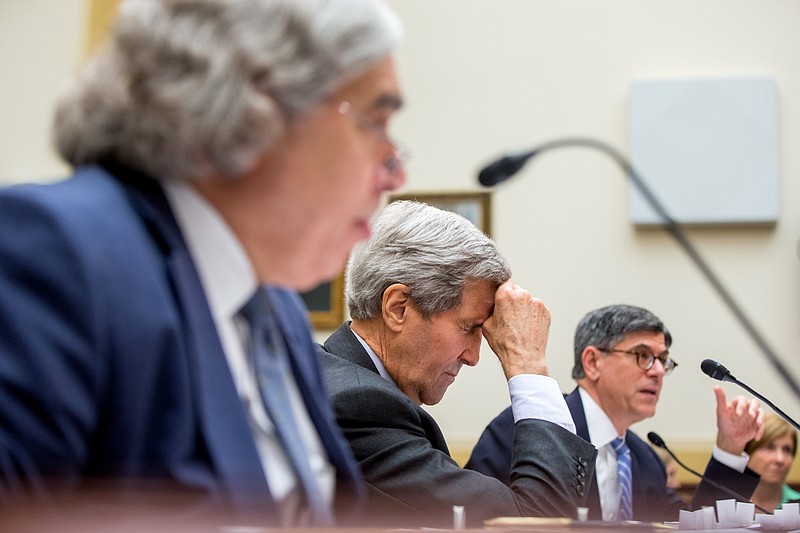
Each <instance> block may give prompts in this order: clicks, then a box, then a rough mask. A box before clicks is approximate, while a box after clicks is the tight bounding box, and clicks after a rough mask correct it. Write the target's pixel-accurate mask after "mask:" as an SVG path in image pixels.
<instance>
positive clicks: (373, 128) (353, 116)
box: [333, 100, 411, 174]
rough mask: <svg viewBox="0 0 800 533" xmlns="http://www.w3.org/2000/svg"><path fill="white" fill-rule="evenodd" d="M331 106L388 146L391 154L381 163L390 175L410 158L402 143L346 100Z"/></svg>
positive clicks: (407, 149) (406, 148) (383, 126)
mask: <svg viewBox="0 0 800 533" xmlns="http://www.w3.org/2000/svg"><path fill="white" fill-rule="evenodd" d="M333 106H334V108H335V109H336V111H338V112H339V113H340V114H342V115H344V116H346V117H347V118H349V119H350V120H352V121H353V123H354V124H355V125H356V126H358V127H359V128H361V129H362V130H364V131H366V132H368V133H370V134H372V135H374V136H375V138H376V139H378V140H379V141H381V142H383V143H386V144H388V145H389V146H390V147H391V148H392V152H393V153H392V154H391V155H389V156H387V157H386V159H384V161H383V166H384V167H385V168H386V170H387V171H388V172H389V173H390V174H395V173H397V172H398V171H399V170H400V169H401V168H403V166H404V165H405V164H406V162H408V160H409V159H410V158H411V150H410V149H409V148H408V147H407V146H405V145H403V144H402V143H399V142H397V141H396V140H394V139H392V138H391V137H389V134H388V133H387V132H386V126H385V125H384V124H381V123H380V122H378V121H376V120H375V119H373V118H370V117H369V116H367V115H364V114H362V113H360V112H359V111H358V110H356V109H355V108H354V107H353V106H352V105H351V104H350V102H348V101H346V100H344V101H341V102H339V103H337V104H333Z"/></svg>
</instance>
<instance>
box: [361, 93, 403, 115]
mask: <svg viewBox="0 0 800 533" xmlns="http://www.w3.org/2000/svg"><path fill="white" fill-rule="evenodd" d="M401 107H403V97H401V96H400V95H399V94H396V93H383V94H381V95H379V96H378V97H377V98H375V99H374V100H373V101H372V103H371V104H370V106H369V109H370V111H376V110H379V109H389V110H396V109H400V108H401Z"/></svg>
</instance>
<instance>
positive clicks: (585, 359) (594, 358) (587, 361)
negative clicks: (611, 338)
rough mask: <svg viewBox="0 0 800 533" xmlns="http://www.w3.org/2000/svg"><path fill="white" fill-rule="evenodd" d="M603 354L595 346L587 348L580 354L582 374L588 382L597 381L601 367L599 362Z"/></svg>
mask: <svg viewBox="0 0 800 533" xmlns="http://www.w3.org/2000/svg"><path fill="white" fill-rule="evenodd" d="M602 358H603V353H602V352H601V351H600V350H598V349H597V348H596V347H595V346H587V347H586V348H584V349H583V353H581V363H582V364H583V373H584V374H586V378H587V379H589V381H597V379H598V378H599V377H600V367H601V366H602V363H601V360H602Z"/></svg>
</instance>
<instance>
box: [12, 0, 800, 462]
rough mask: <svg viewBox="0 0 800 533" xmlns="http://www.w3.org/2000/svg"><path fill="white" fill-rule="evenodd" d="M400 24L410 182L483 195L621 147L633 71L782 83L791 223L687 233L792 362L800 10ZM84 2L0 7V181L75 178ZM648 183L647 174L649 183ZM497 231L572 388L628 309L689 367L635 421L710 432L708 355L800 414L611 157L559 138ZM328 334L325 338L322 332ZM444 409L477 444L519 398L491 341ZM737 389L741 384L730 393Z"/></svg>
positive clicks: (460, 14) (676, 437) (479, 2)
mask: <svg viewBox="0 0 800 533" xmlns="http://www.w3.org/2000/svg"><path fill="white" fill-rule="evenodd" d="M389 3H390V4H391V5H392V6H393V7H394V8H395V9H396V11H397V12H398V13H399V15H400V16H401V18H402V19H403V20H404V23H405V25H406V32H407V39H406V43H405V45H404V46H403V48H402V50H401V53H400V55H399V57H398V61H399V68H400V71H401V74H402V78H403V79H404V84H405V90H406V94H407V100H408V105H407V108H406V110H405V111H404V112H403V113H402V116H401V117H400V118H399V119H398V121H397V126H396V131H395V133H396V135H397V136H398V137H400V138H402V139H404V140H405V141H406V142H409V143H411V144H413V145H414V146H415V147H416V150H415V156H414V159H413V160H412V162H411V163H410V179H409V184H408V187H407V190H408V191H442V190H459V191H460V190H468V189H476V188H477V185H476V182H475V174H476V171H477V170H478V169H479V168H480V167H481V165H482V164H483V163H485V162H487V161H488V160H490V159H491V158H493V157H494V156H496V155H498V154H500V153H503V152H505V151H508V150H511V149H522V148H526V147H529V146H531V145H533V144H536V143H538V142H540V141H543V140H547V139H551V138H555V137H559V136H564V135H573V134H579V135H587V136H592V137H596V138H599V139H603V140H605V141H607V142H609V143H611V144H612V145H614V146H616V147H617V148H619V149H621V150H623V151H626V149H627V131H626V102H627V91H628V83H629V81H630V80H631V79H632V78H637V77H706V76H728V75H732V76H739V75H751V74H752V75H761V76H771V77H773V78H774V79H775V80H776V82H777V85H778V91H779V98H780V104H779V105H780V112H781V114H780V128H781V131H780V138H781V140H780V142H781V145H780V152H781V156H780V157H781V159H780V167H781V173H782V186H781V217H780V221H779V223H778V224H777V225H776V226H775V227H774V228H769V229H763V228H762V229H742V228H739V229H730V228H727V229H703V230H692V231H690V236H691V238H692V239H693V240H694V241H695V243H696V245H697V246H698V248H699V249H700V251H701V253H702V254H703V255H704V257H705V258H706V259H707V261H708V262H709V263H710V265H711V266H712V268H713V269H714V270H715V271H716V272H717V273H718V274H719V276H720V277H721V279H722V281H723V282H724V283H725V284H726V285H727V286H728V288H729V289H730V290H731V292H732V293H733V295H734V297H735V298H736V299H737V300H738V301H739V302H740V304H742V305H743V307H744V308H745V310H746V311H747V313H748V314H749V315H750V316H751V317H752V318H753V320H754V321H755V323H756V325H757V326H758V328H759V329H760V330H761V331H762V332H763V333H764V335H765V336H766V338H767V339H768V340H769V341H770V343H771V344H772V345H773V347H774V348H775V350H776V351H777V352H778V353H779V354H780V355H781V356H782V358H783V361H784V362H785V364H786V365H787V366H789V367H790V368H792V369H795V368H796V367H797V364H796V361H797V356H796V355H795V354H794V353H793V349H794V348H795V346H796V345H797V342H798V325H799V324H800V306H798V303H799V302H798V289H800V286H799V285H800V283H799V281H800V276H798V274H799V272H798V269H799V268H800V262H798V260H797V257H796V253H795V245H796V243H797V239H798V237H800V224H798V222H799V220H798V218H799V217H800V210H798V199H800V190H798V189H800V180H798V174H799V173H800V152H798V150H796V149H795V147H796V146H797V145H798V142H800V98H798V95H800V68H798V56H797V50H800V33H798V32H797V30H796V21H797V20H798V19H800V2H796V1H795V0H783V1H781V0H701V1H698V0H673V1H672V2H657V1H654V0H604V1H602V2H598V1H596V0H573V1H569V2H564V1H563V0H390V1H389ZM87 5H88V2H86V1H82V0H59V1H58V2H53V1H50V0H4V1H3V2H0V64H2V65H3V80H4V84H3V89H2V91H3V93H2V94H3V98H0V180H2V181H19V180H23V179H33V178H41V177H46V176H54V175H58V174H61V173H63V172H65V170H66V169H65V168H64V167H63V166H62V165H60V164H59V163H58V162H57V160H56V159H55V158H54V157H53V156H52V155H51V153H50V151H49V149H48V134H47V127H48V124H49V113H50V111H51V108H52V103H53V101H54V97H55V94H56V92H57V90H58V89H59V88H60V87H62V86H63V85H64V83H66V81H67V80H68V79H69V77H70V76H71V74H72V72H73V71H74V69H75V66H76V65H77V63H78V62H79V61H80V59H81V56H82V50H83V47H84V43H85V36H86V29H85V26H86V24H85V20H86V17H85V16H84V10H85V9H86V6H87ZM645 179H646V176H645ZM493 213H494V220H493V221H492V226H493V231H494V236H495V237H496V240H497V242H498V243H499V245H500V247H501V248H502V250H503V251H504V252H505V253H506V255H507V256H508V257H509V259H510V260H511V262H512V265H513V266H514V269H515V278H516V280H517V281H518V282H519V283H520V284H522V285H524V286H525V287H527V288H528V289H530V290H531V291H532V292H533V293H534V294H535V295H536V296H539V297H541V298H543V299H544V300H545V301H546V302H547V303H548V305H549V306H550V309H551V311H552V315H553V322H552V329H551V340H550V346H549V361H550V369H551V375H552V376H553V377H554V378H556V379H557V380H558V381H559V383H560V385H561V387H562V389H563V390H564V391H568V390H570V389H571V388H572V386H573V383H572V381H571V379H570V377H569V371H570V368H571V360H572V355H571V345H572V334H573V332H574V328H575V325H576V323H577V321H578V320H579V319H580V317H581V316H582V315H583V314H584V313H585V312H586V311H588V310H590V309H593V308H596V307H599V306H602V305H606V304H610V303H630V304H636V305H641V306H645V307H648V308H650V309H651V310H652V311H654V312H655V313H656V314H657V315H659V316H660V317H661V318H662V319H663V320H664V321H665V322H666V323H667V325H668V326H669V328H670V329H671V330H672V332H673V334H674V337H675V344H674V347H673V350H672V351H673V353H674V356H675V359H676V360H677V361H678V362H679V363H680V368H678V369H677V370H676V372H675V373H674V374H673V375H672V376H670V377H669V378H668V381H667V385H666V388H665V390H664V392H663V395H662V398H661V403H660V408H659V412H658V414H657V415H656V417H655V418H653V419H652V420H648V421H646V422H643V423H641V424H639V425H638V427H637V429H638V431H639V433H640V434H644V433H646V432H647V431H649V430H656V431H658V432H659V433H660V434H661V435H662V437H664V438H665V439H666V440H667V442H668V443H670V444H672V445H673V447H674V448H677V449H687V450H690V449H692V448H693V447H697V446H698V445H700V446H701V447H705V446H707V445H708V444H709V443H710V442H711V441H712V440H713V435H714V431H715V428H714V417H713V394H712V391H711V387H712V385H713V382H711V381H710V380H709V379H708V378H706V377H705V376H704V375H703V374H701V373H700V371H699V364H700V361H701V360H702V359H704V358H706V357H713V358H716V359H719V360H721V361H723V362H724V363H725V364H726V365H727V366H728V368H730V369H731V371H732V372H733V373H734V374H735V375H736V376H738V377H739V378H740V379H742V380H744V381H746V382H747V383H748V384H750V385H751V386H752V387H754V388H756V389H757V390H761V391H762V392H764V393H766V394H768V396H769V397H770V398H772V399H773V401H774V402H776V403H777V404H778V405H780V406H782V407H783V408H784V410H785V411H787V412H788V413H790V414H792V415H794V416H800V412H799V410H798V406H799V405H800V404H799V403H798V399H797V398H795V397H793V395H792V394H791V393H790V392H789V391H788V390H787V388H786V387H785V386H784V385H783V383H782V382H781V381H779V380H778V379H777V378H776V377H775V373H774V372H773V370H772V369H771V368H769V367H768V366H767V364H766V363H765V361H764V358H763V357H762V356H761V354H760V353H759V352H758V350H757V349H756V348H755V347H754V345H753V343H752V342H751V341H750V340H749V338H748V337H746V336H745V335H744V333H743V332H742V330H741V328H740V327H739V326H738V325H737V323H736V322H735V320H734V319H733V318H732V316H731V314H730V313H729V312H728V311H727V309H726V308H725V307H724V306H723V304H722V303H721V301H720V299H719V298H718V297H717V295H716V294H715V293H713V292H712V291H711V290H710V288H709V287H708V286H707V284H706V283H705V281H704V280H703V279H702V277H701V276H700V274H699V273H698V271H697V270H696V269H695V267H694V266H693V265H692V264H691V263H690V262H689V260H688V259H687V258H686V257H685V256H684V254H683V252H681V250H680V249H679V248H678V247H677V246H676V245H675V244H674V243H673V242H672V240H671V239H670V237H669V236H667V235H665V234H664V233H663V232H661V231H658V230H651V231H641V230H636V229H634V228H633V227H632V226H631V225H630V223H629V222H628V220H627V189H626V186H625V180H624V178H623V176H622V174H621V173H620V171H619V170H618V169H617V168H616V167H615V166H614V165H613V164H612V163H611V162H610V161H609V160H608V159H607V158H606V157H605V156H603V155H601V154H598V153H593V152H590V151H586V150H563V151H561V152H554V153H552V154H550V155H547V156H544V157H542V158H541V159H539V160H537V161H536V162H535V164H532V165H531V166H530V167H528V168H526V170H525V171H524V172H522V173H521V174H520V175H519V176H518V177H517V178H516V179H514V180H512V181H510V182H508V183H507V184H505V185H504V186H502V187H501V188H499V189H497V190H496V193H495V196H494V203H493ZM324 333H325V332H318V336H319V337H323V336H324ZM483 355H484V357H483V358H482V360H481V362H480V364H479V365H478V366H477V367H476V368H465V369H463V371H462V373H461V375H460V376H459V379H458V380H457V382H456V383H455V384H454V385H453V386H452V387H451V389H450V390H449V391H448V393H447V395H446V396H445V399H444V400H443V401H442V403H441V404H440V405H438V406H435V407H432V408H431V411H432V412H433V413H434V415H435V416H436V418H437V420H439V422H440V423H441V425H442V428H443V429H444V431H445V434H446V436H447V438H448V441H449V442H450V444H451V446H452V447H453V448H454V449H456V450H465V449H469V448H470V447H471V446H472V444H473V443H474V442H475V440H476V439H477V438H478V435H479V433H480V431H481V430H482V429H483V427H484V426H485V425H486V423H488V422H489V420H491V418H492V417H493V416H494V415H495V414H497V413H498V412H499V411H500V410H501V409H503V408H504V407H505V406H506V405H507V404H508V394H507V389H506V386H505V383H504V381H503V378H502V373H501V371H500V368H499V365H498V363H497V362H496V360H495V359H494V356H493V355H492V354H491V353H490V352H488V351H484V354H483ZM725 390H726V391H727V392H728V393H729V394H731V395H733V394H739V393H740V392H741V391H740V389H738V388H736V387H735V386H732V385H725Z"/></svg>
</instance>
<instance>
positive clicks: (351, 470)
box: [267, 287, 366, 501]
mask: <svg viewBox="0 0 800 533" xmlns="http://www.w3.org/2000/svg"><path fill="white" fill-rule="evenodd" d="M267 294H268V295H269V298H270V302H271V304H272V308H273V309H275V310H276V313H275V317H276V320H277V322H278V327H279V328H280V330H281V333H282V335H283V337H284V338H285V339H286V341H287V346H286V348H287V350H288V352H289V358H290V360H291V362H292V371H293V373H294V378H295V381H296V382H297V386H298V388H299V390H300V394H301V395H302V397H303V402H304V403H305V405H306V409H307V411H308V414H309V416H310V417H311V421H312V422H313V423H314V426H315V427H316V429H317V433H318V434H319V437H320V440H321V441H322V445H323V446H324V448H325V451H326V452H327V454H328V459H329V460H330V461H331V463H332V464H333V465H334V466H335V467H336V476H337V485H338V486H339V488H340V489H341V488H345V489H347V490H346V491H345V493H349V494H348V496H350V497H351V498H353V499H354V500H356V501H358V500H360V499H361V498H362V497H363V496H364V494H365V490H366V489H365V487H364V484H363V481H362V476H361V471H360V469H359V467H358V465H357V463H356V460H355V457H354V456H353V453H352V451H351V450H350V447H349V445H348V444H347V442H346V441H345V439H344V436H343V434H342V432H341V430H340V429H339V426H338V425H337V423H336V417H335V415H334V412H333V408H332V406H331V403H330V400H329V399H328V396H327V394H326V392H325V386H324V383H323V380H322V373H321V371H320V369H319V362H318V361H317V358H316V349H315V346H314V343H313V341H312V339H311V336H310V335H309V325H308V321H307V318H306V314H305V308H304V307H303V305H302V303H301V300H300V298H299V297H298V296H297V294H296V293H295V292H293V291H288V290H285V289H279V288H276V287H270V288H268V289H267ZM338 492H339V494H340V495H341V493H342V491H341V490H339V491H338Z"/></svg>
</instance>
